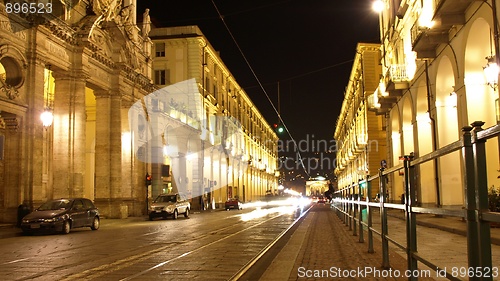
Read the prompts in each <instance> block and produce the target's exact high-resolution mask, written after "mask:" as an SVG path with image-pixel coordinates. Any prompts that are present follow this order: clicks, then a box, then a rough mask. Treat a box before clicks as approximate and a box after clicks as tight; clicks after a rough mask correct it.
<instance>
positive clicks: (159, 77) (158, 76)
mask: <svg viewBox="0 0 500 281" xmlns="http://www.w3.org/2000/svg"><path fill="white" fill-rule="evenodd" d="M155 84H156V85H166V76H165V70H164V69H162V70H155Z"/></svg>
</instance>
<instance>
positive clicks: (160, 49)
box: [155, 43, 165, 85]
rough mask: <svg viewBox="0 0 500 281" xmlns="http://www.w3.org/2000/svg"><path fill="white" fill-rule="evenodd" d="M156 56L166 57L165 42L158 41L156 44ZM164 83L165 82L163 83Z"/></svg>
mask: <svg viewBox="0 0 500 281" xmlns="http://www.w3.org/2000/svg"><path fill="white" fill-rule="evenodd" d="M155 50H156V56H157V57H164V56H165V43H156V44H155ZM161 85H164V84H161Z"/></svg>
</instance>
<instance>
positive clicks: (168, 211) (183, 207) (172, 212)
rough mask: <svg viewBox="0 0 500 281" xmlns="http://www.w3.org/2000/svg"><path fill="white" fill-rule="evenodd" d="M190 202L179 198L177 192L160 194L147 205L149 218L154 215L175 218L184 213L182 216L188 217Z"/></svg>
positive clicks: (151, 218)
mask: <svg viewBox="0 0 500 281" xmlns="http://www.w3.org/2000/svg"><path fill="white" fill-rule="evenodd" d="M190 209H191V204H190V203H189V202H188V201H187V200H184V199H182V198H181V196H180V195H179V194H178V193H170V194H160V195H158V197H156V199H155V200H154V201H153V203H152V204H151V205H150V206H149V220H153V219H154V218H155V217H162V218H164V219H166V218H167V217H172V218H173V219H174V220H175V219H177V217H178V216H179V214H184V217H186V218H188V217H189V211H190Z"/></svg>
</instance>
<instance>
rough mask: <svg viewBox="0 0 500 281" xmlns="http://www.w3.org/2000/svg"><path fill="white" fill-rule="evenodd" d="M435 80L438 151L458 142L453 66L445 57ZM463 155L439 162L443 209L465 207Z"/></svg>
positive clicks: (443, 158) (456, 155) (452, 155)
mask: <svg viewBox="0 0 500 281" xmlns="http://www.w3.org/2000/svg"><path fill="white" fill-rule="evenodd" d="M437 73H438V74H437V76H436V102H435V108H436V115H437V131H438V145H437V147H438V148H441V147H444V146H446V145H448V144H450V143H452V142H455V141H457V140H458V139H459V132H460V130H459V124H458V111H457V94H456V93H455V89H454V86H455V75H454V72H453V67H452V63H451V61H450V59H449V57H447V56H443V57H442V58H441V60H440V61H439V64H438V71H437ZM460 163H461V162H460V152H454V153H452V154H449V155H446V156H444V157H441V158H440V159H439V174H440V177H439V179H440V203H441V205H462V204H463V188H462V174H461V166H460Z"/></svg>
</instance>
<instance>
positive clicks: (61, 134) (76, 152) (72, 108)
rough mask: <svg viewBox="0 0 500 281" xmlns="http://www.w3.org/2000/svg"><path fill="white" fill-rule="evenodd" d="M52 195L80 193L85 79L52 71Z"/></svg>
mask: <svg viewBox="0 0 500 281" xmlns="http://www.w3.org/2000/svg"><path fill="white" fill-rule="evenodd" d="M53 76H54V79H55V93H54V123H53V130H54V154H53V157H54V158H53V159H54V160H53V161H54V162H53V168H54V178H53V180H54V185H53V186H54V187H53V197H54V198H56V197H66V196H69V197H78V196H83V186H84V185H83V182H84V175H85V128H86V123H85V122H86V115H85V79H84V78H82V75H79V76H78V77H76V76H72V75H67V74H66V73H59V72H55V73H54V74H53Z"/></svg>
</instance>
